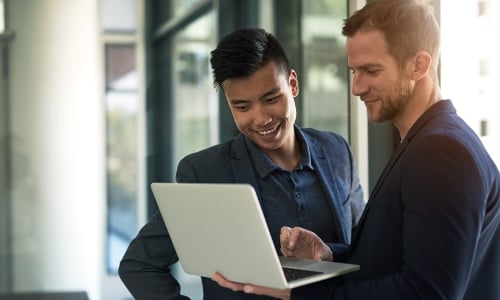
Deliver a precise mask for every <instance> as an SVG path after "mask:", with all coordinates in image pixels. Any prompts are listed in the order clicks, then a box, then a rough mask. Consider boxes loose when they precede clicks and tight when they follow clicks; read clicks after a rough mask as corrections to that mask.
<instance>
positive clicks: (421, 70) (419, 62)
mask: <svg viewBox="0 0 500 300" xmlns="http://www.w3.org/2000/svg"><path fill="white" fill-rule="evenodd" d="M413 64H414V65H413V72H412V79H413V80H419V79H422V78H423V77H424V76H425V75H426V74H427V73H428V72H429V70H430V68H431V66H432V56H431V55H430V54H429V53H428V52H426V51H418V52H417V54H415V57H414V59H413Z"/></svg>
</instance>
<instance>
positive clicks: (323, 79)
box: [299, 0, 349, 139]
mask: <svg viewBox="0 0 500 300" xmlns="http://www.w3.org/2000/svg"><path fill="white" fill-rule="evenodd" d="M346 2H347V1H345V0H318V1H302V7H303V14H302V43H303V66H304V69H303V73H304V75H303V76H302V78H301V76H300V74H299V79H300V81H301V92H302V93H303V99H305V101H304V103H303V110H304V111H303V117H304V119H303V120H304V125H305V126H308V127H316V128H321V129H324V130H330V131H334V132H337V133H339V134H341V135H342V136H344V137H345V138H346V139H347V138H348V132H349V119H348V115H349V106H348V103H349V100H348V99H349V97H348V96H349V85H348V83H349V73H348V71H347V58H346V55H345V50H344V44H345V38H344V37H343V36H342V34H341V28H342V22H343V19H345V18H346V16H347V7H346V5H347V4H346Z"/></svg>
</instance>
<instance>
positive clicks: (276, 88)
mask: <svg viewBox="0 0 500 300" xmlns="http://www.w3.org/2000/svg"><path fill="white" fill-rule="evenodd" d="M279 91H280V88H279V87H275V88H272V89H271V90H269V91H268V92H265V93H264V94H262V95H261V96H260V97H259V100H263V99H266V98H268V97H269V96H272V95H275V94H276V93H278V92H279ZM249 101H250V100H245V99H232V100H229V102H230V103H231V104H232V105H238V104H242V103H246V102H249Z"/></svg>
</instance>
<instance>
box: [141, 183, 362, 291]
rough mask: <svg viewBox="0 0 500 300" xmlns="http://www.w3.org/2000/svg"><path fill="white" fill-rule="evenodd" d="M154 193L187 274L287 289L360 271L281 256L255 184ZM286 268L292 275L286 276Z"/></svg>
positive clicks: (163, 187)
mask: <svg viewBox="0 0 500 300" xmlns="http://www.w3.org/2000/svg"><path fill="white" fill-rule="evenodd" d="M151 188H152V191H153V194H154V196H155V199H156V202H157V204H158V207H159V209H160V212H161V214H162V217H163V220H164V221H165V225H166V227H167V230H168V232H169V234H170V237H171V239H172V242H173V245H174V248H175V250H176V252H177V255H178V257H179V261H180V263H181V265H182V268H183V269H184V271H185V272H186V273H189V274H193V275H200V276H204V277H209V278H210V277H212V276H213V274H214V273H215V272H219V273H220V274H222V275H223V276H224V277H226V278H227V279H228V280H231V281H235V282H242V283H251V284H254V285H260V286H267V287H273V288H279V289H285V288H294V287H298V286H301V285H305V284H310V283H313V282H317V281H320V280H324V279H328V278H332V277H335V276H339V275H342V274H345V273H348V272H352V271H356V270H359V266H358V265H353V264H344V263H336V262H323V261H320V262H318V261H310V260H299V259H291V258H285V257H282V256H278V255H277V253H276V250H275V248H274V245H273V242H272V239H271V235H270V233H269V230H268V228H267V225H266V221H265V219H264V215H263V213H262V210H261V207H260V204H259V200H258V198H257V195H256V193H255V191H254V189H253V187H252V186H251V185H248V184H206V183H204V184H202V183H152V184H151ZM284 268H285V269H287V270H290V269H291V270H292V274H293V275H285V271H284ZM302 270H303V271H302ZM287 272H288V271H287ZM304 274H306V275H307V276H302V275H304ZM287 276H291V278H290V279H289V280H287Z"/></svg>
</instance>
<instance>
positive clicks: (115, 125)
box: [105, 45, 139, 273]
mask: <svg viewBox="0 0 500 300" xmlns="http://www.w3.org/2000/svg"><path fill="white" fill-rule="evenodd" d="M135 61H136V53H135V46H134V45H106V95H105V101H106V125H107V136H106V145H107V159H106V168H107V195H108V197H107V199H108V223H107V224H108V225H107V229H108V232H107V267H108V271H110V272H112V273H115V272H116V271H117V269H118V265H119V262H120V259H121V258H122V256H123V254H124V252H125V250H126V248H127V246H128V244H129V243H130V241H131V240H132V238H133V237H134V236H135V234H136V233H137V199H138V188H137V187H138V178H137V174H138V165H137V164H138V160H137V158H138V153H137V152H138V151H137V147H138V143H139V142H138V131H137V128H138V123H137V122H138V111H139V107H138V103H139V100H138V77H137V70H136V64H135Z"/></svg>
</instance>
